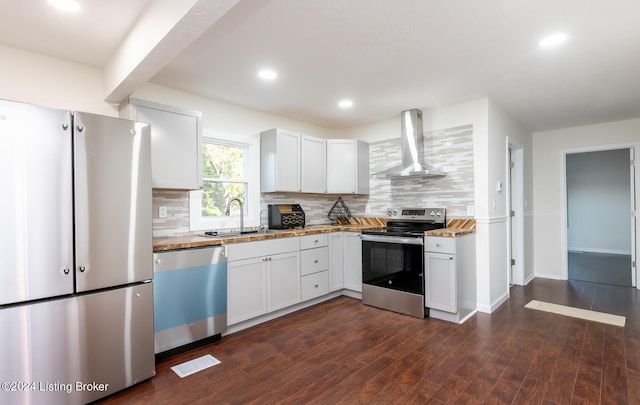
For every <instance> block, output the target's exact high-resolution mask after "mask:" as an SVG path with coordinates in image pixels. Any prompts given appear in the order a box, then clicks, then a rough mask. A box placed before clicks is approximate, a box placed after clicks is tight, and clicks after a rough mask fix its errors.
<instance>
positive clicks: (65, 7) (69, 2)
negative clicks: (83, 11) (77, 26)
mask: <svg viewBox="0 0 640 405" xmlns="http://www.w3.org/2000/svg"><path fill="white" fill-rule="evenodd" d="M49 4H51V5H52V6H54V7H56V8H59V9H60V10H62V11H67V12H69V13H77V12H78V11H80V3H78V2H77V1H76V0H49Z"/></svg>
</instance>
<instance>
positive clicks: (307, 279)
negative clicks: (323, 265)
mask: <svg viewBox="0 0 640 405" xmlns="http://www.w3.org/2000/svg"><path fill="white" fill-rule="evenodd" d="M300 289H301V293H302V301H307V300H310V299H313V298H317V297H320V296H322V295H325V294H327V293H328V292H329V271H328V270H325V271H320V272H318V273H313V274H308V275H306V276H302V278H301V279H300Z"/></svg>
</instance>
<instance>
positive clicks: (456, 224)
mask: <svg viewBox="0 0 640 405" xmlns="http://www.w3.org/2000/svg"><path fill="white" fill-rule="evenodd" d="M385 226H386V219H384V218H367V217H356V218H350V220H349V223H346V224H338V225H309V226H306V227H304V228H294V229H283V230H269V231H267V232H261V233H249V234H244V235H238V236H226V237H215V236H204V235H187V236H176V237H166V238H154V240H153V251H154V252H163V251H167V250H175V249H189V248H197V247H205V246H216V245H226V244H229V243H239V242H253V241H259V240H267V239H276V238H290V237H292V236H304V235H313V234H318V233H329V232H360V231H363V230H368V229H382V228H384V227H385ZM475 230H476V221H475V220H473V219H450V220H448V221H447V227H446V228H443V229H434V230H432V231H427V232H425V235H426V236H445V237H456V236H461V235H467V234H470V233H474V232H475Z"/></svg>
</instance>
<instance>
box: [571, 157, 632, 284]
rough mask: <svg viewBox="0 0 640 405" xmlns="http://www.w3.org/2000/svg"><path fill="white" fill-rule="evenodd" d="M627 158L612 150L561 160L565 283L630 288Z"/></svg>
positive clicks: (630, 170)
mask: <svg viewBox="0 0 640 405" xmlns="http://www.w3.org/2000/svg"><path fill="white" fill-rule="evenodd" d="M633 153H634V149H633V148H618V149H606V150H594V151H586V152H575V153H567V154H566V155H565V185H566V191H565V192H566V209H567V211H566V215H567V217H566V219H567V222H566V224H567V227H566V231H567V276H568V277H567V278H568V279H569V280H576V281H587V282H593V283H601V284H613V285H620V286H629V287H630V286H634V285H635V277H634V272H633V266H634V257H635V218H634V217H633V215H632V212H633V211H634V209H635V208H634V207H635V198H634V196H635V190H634V188H635V187H634V182H635V176H634V173H635V170H634V165H633ZM630 162H631V164H630Z"/></svg>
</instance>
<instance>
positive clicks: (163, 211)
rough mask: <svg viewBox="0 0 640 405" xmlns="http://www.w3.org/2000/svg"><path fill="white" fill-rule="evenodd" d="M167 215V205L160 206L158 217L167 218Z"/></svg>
mask: <svg viewBox="0 0 640 405" xmlns="http://www.w3.org/2000/svg"><path fill="white" fill-rule="evenodd" d="M166 217H167V207H166V206H165V205H161V206H160V207H158V218H166Z"/></svg>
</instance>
